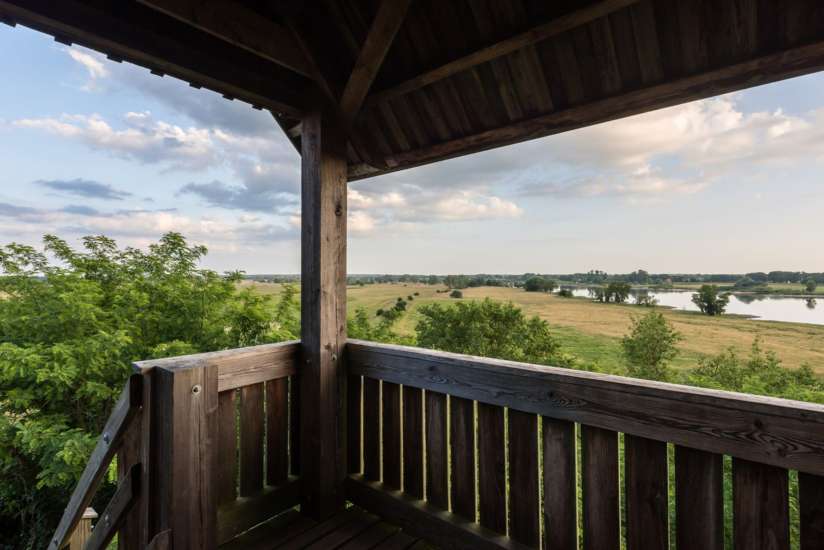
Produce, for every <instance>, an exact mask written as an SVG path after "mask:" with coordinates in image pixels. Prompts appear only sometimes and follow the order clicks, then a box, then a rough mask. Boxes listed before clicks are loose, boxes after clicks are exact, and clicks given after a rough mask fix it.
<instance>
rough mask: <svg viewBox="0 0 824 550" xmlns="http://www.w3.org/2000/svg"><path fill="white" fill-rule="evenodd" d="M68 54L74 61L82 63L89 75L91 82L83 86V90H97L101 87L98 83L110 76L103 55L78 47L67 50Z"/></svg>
mask: <svg viewBox="0 0 824 550" xmlns="http://www.w3.org/2000/svg"><path fill="white" fill-rule="evenodd" d="M66 52H67V53H68V54H69V56H70V57H71V58H72V59H73V60H75V61H76V62H77V63H80V65H82V66H83V67H84V68H85V69H86V72H87V73H88V75H89V81H88V82H87V83H86V84H85V85H84V86H83V89H85V90H88V91H92V90H97V89H98V87H99V86H98V81H99V80H100V79H102V78H106V77H108V76H109V69H108V68H107V67H106V64H105V63H106V62H105V58H104V57H103V56H102V55H101V54H99V53H97V52H93V51H91V50H85V49H80V48H77V47H71V48H66Z"/></svg>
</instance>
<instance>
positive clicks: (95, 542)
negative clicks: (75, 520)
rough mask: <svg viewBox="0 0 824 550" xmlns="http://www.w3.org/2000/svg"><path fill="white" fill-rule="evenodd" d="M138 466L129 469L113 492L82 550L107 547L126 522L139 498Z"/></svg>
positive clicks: (139, 472) (98, 549)
mask: <svg viewBox="0 0 824 550" xmlns="http://www.w3.org/2000/svg"><path fill="white" fill-rule="evenodd" d="M141 473H142V469H141V466H140V464H134V465H132V467H131V468H130V469H129V472H128V474H126V475H125V476H124V477H123V479H121V480H120V483H119V484H118V485H117V490H116V491H115V493H114V495H113V496H112V499H111V500H110V501H109V504H108V505H107V506H106V509H105V510H104V511H103V513H102V514H101V515H100V518H99V519H98V521H97V524H96V525H95V526H94V529H93V530H92V534H91V536H90V537H89V540H88V541H87V542H86V545H85V546H84V547H83V550H101V549H104V548H107V547H108V544H109V542H111V540H112V539H113V538H114V536H115V534H117V530H118V529H119V528H120V526H122V525H123V522H124V521H126V515H127V514H128V513H129V510H131V509H132V507H133V506H134V505H135V502H136V501H137V499H138V498H139V496H140V489H141V484H140V474H141Z"/></svg>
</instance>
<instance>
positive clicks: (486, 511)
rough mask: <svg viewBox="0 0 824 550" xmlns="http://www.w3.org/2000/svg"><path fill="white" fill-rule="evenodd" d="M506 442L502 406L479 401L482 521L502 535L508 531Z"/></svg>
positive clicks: (479, 462) (479, 466)
mask: <svg viewBox="0 0 824 550" xmlns="http://www.w3.org/2000/svg"><path fill="white" fill-rule="evenodd" d="M505 445H506V439H505V438H504V409H503V407H496V406H495V405H486V404H484V403H478V499H479V503H480V506H479V508H478V512H479V515H480V524H481V525H483V526H484V527H486V528H487V529H492V530H493V531H497V532H498V533H503V534H506V448H505Z"/></svg>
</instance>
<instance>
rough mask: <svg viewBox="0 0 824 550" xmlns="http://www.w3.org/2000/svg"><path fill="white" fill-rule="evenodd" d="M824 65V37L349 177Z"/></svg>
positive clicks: (394, 158)
mask: <svg viewBox="0 0 824 550" xmlns="http://www.w3.org/2000/svg"><path fill="white" fill-rule="evenodd" d="M822 69H824V41H821V42H817V43H813V44H808V45H805V46H801V47H798V48H793V49H789V50H785V51H782V52H778V53H775V54H770V55H766V56H763V57H760V58H757V59H753V60H749V61H744V62H742V63H738V64H734V65H730V66H727V67H722V68H720V69H715V70H712V71H708V72H705V73H701V74H697V75H693V76H689V77H686V78H681V79H678V80H673V81H670V82H664V83H662V84H657V85H654V86H650V87H647V88H642V89H640V90H634V91H631V92H627V93H624V94H619V95H616V96H613V97H609V98H606V99H601V100H597V101H593V102H590V103H585V104H583V105H578V106H575V107H570V108H568V109H563V110H560V111H556V112H553V113H549V114H546V115H543V116H539V117H536V118H531V119H527V120H522V121H519V122H515V123H512V124H508V125H505V126H501V127H499V128H493V129H491V130H486V131H484V132H480V133H477V134H474V135H470V136H465V137H461V138H458V139H454V140H450V141H445V142H441V143H437V144H435V145H431V146H427V147H423V148H419V149H415V150H411V151H405V152H403V153H398V154H395V155H391V156H389V157H387V158H386V163H387V165H388V166H389V169H388V170H377V169H375V168H374V167H369V166H366V165H354V166H350V167H349V178H350V180H356V179H362V178H367V177H372V176H376V175H379V174H384V173H388V172H391V171H395V170H402V169H405V168H411V167H413V166H420V165H423V164H428V163H432V162H436V161H441V160H445V159H449V158H454V157H459V156H463V155H467V154H471V153H477V152H480V151H485V150H487V149H493V148H496V147H501V146H504V145H511V144H513V143H519V142H522V141H528V140H531V139H536V138H541V137H545V136H549V135H553V134H559V133H561V132H566V131H569V130H575V129H577V128H583V127H585V126H592V125H594V124H600V123H602V122H607V121H610V120H616V119H619V118H624V117H627V116H631V115H637V114H641V113H645V112H649V111H653V110H656V109H662V108H665V107H672V106H674V105H679V104H681V103H686V102H689V101H695V100H699V99H705V98H708V97H713V96H717V95H720V94H724V93H728V92H732V91H737V90H741V89H745V88H751V87H753V86H760V85H762V84H768V83H770V82H776V81H778V80H784V79H787V78H793V77H797V76H802V75H805V74H810V73H813V72H816V71H820V70H822Z"/></svg>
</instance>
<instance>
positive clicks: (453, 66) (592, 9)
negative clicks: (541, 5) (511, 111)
mask: <svg viewBox="0 0 824 550" xmlns="http://www.w3.org/2000/svg"><path fill="white" fill-rule="evenodd" d="M638 1H639V0H602V1H601V2H597V3H595V4H593V5H591V6H588V7H586V8H582V9H580V10H577V11H574V12H572V13H570V14H568V15H564V16H563V17H559V18H557V19H553V20H552V21H549V22H547V23H544V24H543V25H539V26H537V27H535V28H532V29H530V30H528V31H526V32H522V33H520V34H516V35H515V36H512V37H510V38H507V39H506V40H502V41H500V42H496V43H495V44H490V45H489V46H486V47H485V48H482V49H480V50H477V51H475V52H472V53H470V54H468V55H465V56H463V57H460V58H458V59H454V60H452V61H450V62H448V63H445V64H444V65H441V66H440V67H436V68H434V69H432V70H429V71H426V72H424V73H421V74H419V75H417V76H415V77H413V78H410V79H408V80H405V81H403V82H401V83H399V84H396V85H395V86H391V87H389V88H386V89H384V90H381V91H379V92H376V93H374V94H372V95H370V96H369V97H367V98H366V105H367V106H373V105H377V104H378V103H382V102H384V101H387V100H389V99H391V98H393V97H398V96H401V95H405V94H408V93H410V92H413V91H415V90H417V89H419V88H423V87H424V86H429V85H430V84H434V83H435V82H438V81H439V80H443V79H444V78H447V77H449V76H452V75H453V74H456V73H459V72H462V71H466V70H469V69H471V68H472V67H476V66H477V65H481V64H482V63H486V62H488V61H492V60H493V59H497V58H498V57H501V56H504V55H507V54H510V53H512V52H515V51H517V50H520V49H522V48H525V47H527V46H531V45H532V44H537V43H538V42H542V41H544V40H546V39H548V38H551V37H553V36H556V35H559V34H561V33H564V32H566V31H569V30H571V29H574V28H576V27H580V26H582V25H586V24H587V23H589V22H591V21H594V20H596V19H600V18H601V17H605V16H607V15H609V14H610V13H612V12H614V11H618V10H620V9H623V8H626V7H627V6H630V5H632V4H635V3H637V2H638Z"/></svg>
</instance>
